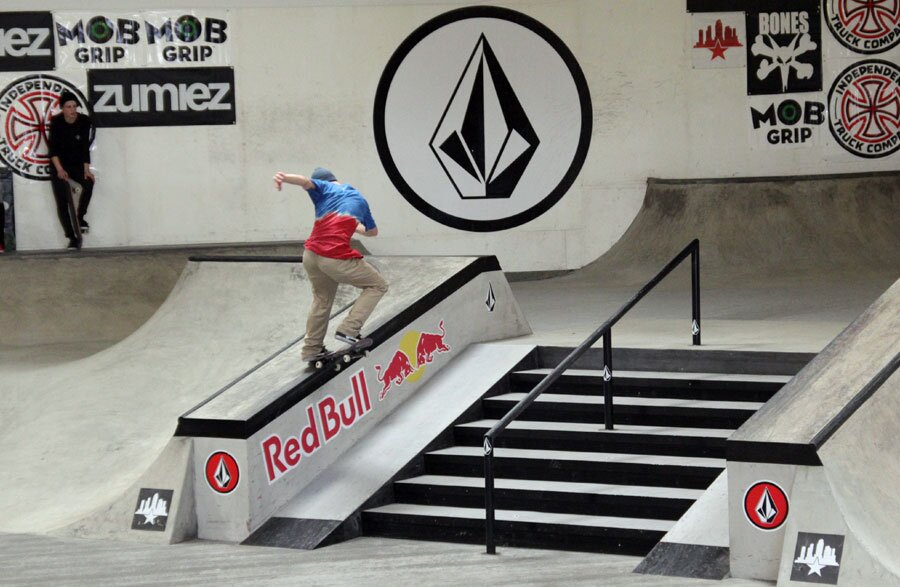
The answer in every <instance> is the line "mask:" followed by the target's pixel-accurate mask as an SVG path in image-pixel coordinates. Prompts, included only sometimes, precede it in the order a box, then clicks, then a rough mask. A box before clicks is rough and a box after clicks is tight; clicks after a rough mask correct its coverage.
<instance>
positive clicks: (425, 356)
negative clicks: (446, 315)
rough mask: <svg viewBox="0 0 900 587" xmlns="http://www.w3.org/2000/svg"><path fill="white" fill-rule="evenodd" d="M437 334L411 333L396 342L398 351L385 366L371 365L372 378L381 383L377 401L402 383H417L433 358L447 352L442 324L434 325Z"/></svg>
mask: <svg viewBox="0 0 900 587" xmlns="http://www.w3.org/2000/svg"><path fill="white" fill-rule="evenodd" d="M438 330H440V332H418V331H415V330H411V331H409V332H407V333H406V334H404V335H403V338H402V339H400V345H399V346H400V348H398V349H397V350H396V351H394V354H393V356H392V357H391V360H390V361H389V362H388V364H387V366H384V367H382V366H381V365H375V375H376V377H377V378H378V381H380V382H381V385H382V388H381V391H380V392H378V399H379V400H384V398H385V396H387V394H388V392H389V391H390V390H391V389H392V388H394V387H399V386H401V385H403V384H404V383H405V382H407V381H409V382H414V381H417V380H418V379H419V378H420V377H422V376H423V375H424V374H425V368H426V366H427V365H428V364H429V363H432V362H433V361H434V358H435V355H438V354H440V353H449V352H450V350H451V349H450V345H449V344H448V343H447V340H446V338H447V331H446V330H445V329H444V321H443V320H441V322H440V323H439V324H438Z"/></svg>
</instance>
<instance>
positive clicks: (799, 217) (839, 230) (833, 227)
mask: <svg viewBox="0 0 900 587" xmlns="http://www.w3.org/2000/svg"><path fill="white" fill-rule="evenodd" d="M897 218H900V172H886V173H867V174H857V175H832V176H805V177H788V178H780V177H770V178H738V179H727V178H726V179H706V180H703V179H701V180H662V179H649V180H648V181H647V192H646V195H645V196H644V203H643V206H642V207H641V210H640V212H639V213H638V215H637V217H636V218H635V219H634V221H633V222H632V224H631V226H629V228H628V230H627V231H626V232H625V234H624V235H623V236H622V238H621V239H619V241H618V242H617V243H616V244H615V245H613V247H612V248H611V249H610V250H609V251H608V252H607V253H606V254H604V255H603V256H602V257H601V258H600V259H598V260H597V261H595V262H594V263H592V264H591V265H588V266H587V267H585V268H584V270H583V271H584V272H585V273H588V274H592V275H595V276H600V275H606V276H609V275H610V274H612V275H615V276H617V278H618V279H619V280H626V281H627V280H629V279H633V280H636V281H643V280H645V279H646V277H645V276H644V275H645V272H646V271H647V270H649V271H650V272H651V274H652V273H654V272H656V271H657V270H658V269H659V268H660V267H662V266H663V265H664V264H665V263H667V262H668V261H669V259H670V258H671V257H672V255H673V254H674V253H673V251H675V252H677V251H679V250H681V248H683V247H684V246H685V245H686V244H687V243H688V242H690V241H691V240H693V239H695V238H696V239H699V240H700V244H701V247H702V250H701V253H702V256H701V259H702V266H703V276H704V280H712V282H713V283H716V282H720V281H725V280H727V281H733V280H734V279H736V278H741V277H743V278H744V279H747V278H752V279H754V280H759V279H760V278H773V277H792V278H797V277H799V276H816V275H830V276H837V275H844V276H846V275H847V274H875V275H877V274H883V273H888V274H891V275H893V277H894V278H896V276H897V271H898V268H900V231H898V230H897ZM767 281H768V279H767ZM891 281H893V280H891ZM889 283H890V282H888V283H887V284H885V287H887V285H889Z"/></svg>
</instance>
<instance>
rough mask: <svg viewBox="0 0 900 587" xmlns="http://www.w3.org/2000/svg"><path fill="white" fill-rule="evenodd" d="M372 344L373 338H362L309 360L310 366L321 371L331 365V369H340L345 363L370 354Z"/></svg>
mask: <svg viewBox="0 0 900 587" xmlns="http://www.w3.org/2000/svg"><path fill="white" fill-rule="evenodd" d="M371 346H372V339H371V338H361V339H359V342H357V343H354V344H352V345H349V346H346V347H344V348H342V349H338V350H336V351H331V352H328V353H324V354H321V355H319V356H317V357H314V358H313V359H311V360H309V361H307V362H308V363H309V366H310V367H312V368H313V369H315V370H316V371H321V370H323V369H327V368H329V367H330V368H331V369H334V370H335V371H340V370H341V369H342V368H343V366H344V365H346V364H347V363H349V362H351V361H353V360H354V359H358V358H360V357H365V356H368V354H369V347H371Z"/></svg>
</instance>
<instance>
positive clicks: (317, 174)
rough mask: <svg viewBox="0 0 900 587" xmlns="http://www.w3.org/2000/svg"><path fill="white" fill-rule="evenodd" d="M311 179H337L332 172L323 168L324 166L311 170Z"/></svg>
mask: <svg viewBox="0 0 900 587" xmlns="http://www.w3.org/2000/svg"><path fill="white" fill-rule="evenodd" d="M311 177H312V179H319V180H322V181H337V178H336V177H335V176H334V174H333V173H331V172H330V171H328V170H327V169H325V168H324V167H316V168H315V169H314V170H313V172H312V176H311Z"/></svg>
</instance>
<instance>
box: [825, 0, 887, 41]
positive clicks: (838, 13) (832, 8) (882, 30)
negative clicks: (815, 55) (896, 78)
mask: <svg viewBox="0 0 900 587" xmlns="http://www.w3.org/2000/svg"><path fill="white" fill-rule="evenodd" d="M823 4H824V6H825V21H826V22H827V23H828V28H830V29H831V32H832V33H833V34H834V36H835V38H837V40H838V41H839V42H840V43H841V44H842V45H843V46H844V47H847V48H848V49H850V50H851V51H855V52H856V53H865V54H872V53H883V52H885V51H889V50H890V49H893V48H894V47H896V46H897V44H898V43H900V0H824V2H823Z"/></svg>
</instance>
